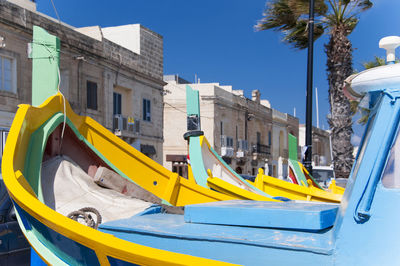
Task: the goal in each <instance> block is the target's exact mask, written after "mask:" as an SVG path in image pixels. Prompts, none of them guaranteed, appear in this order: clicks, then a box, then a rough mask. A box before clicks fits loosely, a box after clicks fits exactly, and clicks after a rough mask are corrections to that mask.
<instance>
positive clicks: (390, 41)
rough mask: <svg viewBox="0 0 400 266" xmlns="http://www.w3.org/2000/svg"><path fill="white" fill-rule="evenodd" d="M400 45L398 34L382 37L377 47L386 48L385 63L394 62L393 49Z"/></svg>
mask: <svg viewBox="0 0 400 266" xmlns="http://www.w3.org/2000/svg"><path fill="white" fill-rule="evenodd" d="M399 46H400V37H399V36H388V37H384V38H382V39H381V40H380V41H379V48H383V49H385V50H386V63H388V64H390V63H392V64H393V63H394V61H395V60H396V54H395V49H396V48H397V47H399Z"/></svg>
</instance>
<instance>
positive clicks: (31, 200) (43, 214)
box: [2, 94, 232, 265]
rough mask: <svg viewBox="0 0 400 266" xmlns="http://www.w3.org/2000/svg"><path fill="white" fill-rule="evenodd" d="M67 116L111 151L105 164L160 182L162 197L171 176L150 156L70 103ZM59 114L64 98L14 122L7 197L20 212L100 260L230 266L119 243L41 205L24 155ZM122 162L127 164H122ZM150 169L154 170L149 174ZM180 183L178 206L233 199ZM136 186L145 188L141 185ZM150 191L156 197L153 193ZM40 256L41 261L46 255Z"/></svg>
mask: <svg viewBox="0 0 400 266" xmlns="http://www.w3.org/2000/svg"><path fill="white" fill-rule="evenodd" d="M66 110H67V115H68V117H69V119H70V120H71V121H72V122H73V124H74V125H75V126H76V128H77V129H78V130H79V132H80V133H81V134H82V135H83V136H84V137H85V138H86V139H87V140H88V141H89V142H90V143H91V144H92V145H93V146H94V147H95V148H96V149H98V150H99V151H100V152H102V153H103V152H105V153H107V151H108V152H109V153H111V154H108V155H107V156H108V157H107V159H108V160H110V162H111V163H112V164H114V165H115V166H116V167H118V168H119V169H120V170H121V171H123V172H124V173H125V174H126V175H127V176H129V177H134V176H136V175H135V174H138V175H139V176H142V177H143V180H145V179H149V180H150V181H149V182H151V184H152V182H153V179H152V178H154V176H156V177H157V178H159V180H160V182H159V183H158V185H160V187H161V188H160V187H158V190H157V191H158V192H157V193H158V194H159V195H162V193H164V191H165V187H166V184H167V183H168V181H169V178H170V175H171V172H170V171H168V170H167V169H165V168H163V167H162V166H160V165H158V164H157V163H156V162H154V161H152V160H151V159H150V158H146V156H144V155H143V154H141V153H140V152H138V151H136V150H135V149H134V148H132V147H130V146H129V144H127V143H125V142H123V141H122V140H120V139H119V138H117V137H115V136H114V135H113V134H112V133H111V132H109V131H108V130H106V129H105V128H103V127H101V126H100V125H99V124H98V123H97V122H95V121H94V120H93V119H91V118H87V117H80V116H78V115H76V114H75V113H73V111H72V109H71V107H70V106H69V104H68V102H66ZM57 112H63V98H62V96H61V95H60V94H57V95H56V96H53V97H50V98H49V99H48V100H46V101H45V102H44V103H43V104H42V105H41V106H39V107H37V108H36V107H31V106H29V105H20V107H19V110H18V112H17V114H16V116H15V118H14V122H13V124H12V126H11V129H10V133H9V135H8V138H7V143H6V147H5V151H4V155H3V160H2V171H3V179H4V182H5V185H6V186H7V189H8V192H9V194H10V196H11V198H12V199H13V200H14V201H15V202H16V204H18V206H20V207H21V208H22V209H23V210H24V211H26V212H27V213H28V214H29V215H31V216H32V217H34V218H35V219H37V220H38V221H39V222H41V223H42V224H43V225H45V226H46V227H48V228H50V229H52V230H54V231H56V232H57V233H59V234H61V235H63V236H65V237H67V238H70V239H72V240H73V241H76V242H78V243H80V244H82V245H84V246H86V247H88V248H90V249H92V250H94V251H95V252H96V254H100V256H101V257H100V259H101V260H102V259H104V256H111V257H114V258H117V259H120V260H123V261H128V262H132V263H136V264H140V265H214V264H215V265H227V263H224V262H219V261H214V260H208V259H204V258H199V257H194V256H190V255H184V254H178V253H174V252H168V251H165V250H159V249H155V248H151V247H147V246H142V245H138V244H135V243H131V242H128V241H125V240H122V239H119V238H117V237H114V236H113V235H111V234H106V233H103V232H100V231H97V230H94V229H92V228H89V227H87V226H84V225H82V224H80V223H78V222H76V221H73V220H71V219H69V218H67V217H65V216H63V215H62V214H60V213H58V212H56V211H54V210H53V209H51V208H49V207H47V206H46V205H45V204H43V203H42V202H40V201H39V200H38V199H37V197H36V196H35V195H34V194H32V190H31V189H29V186H27V184H26V179H25V178H24V177H23V175H22V170H23V169H24V162H25V155H26V151H27V148H28V145H29V139H30V136H31V134H32V133H33V132H34V131H35V130H36V129H37V128H38V127H39V126H40V125H42V124H43V123H44V122H45V121H47V120H48V119H49V118H50V117H51V116H52V115H54V114H55V113H57ZM101 137H103V138H101ZM110 139H111V140H112V141H113V142H112V143H111V144H115V145H114V146H112V145H111V144H110V143H107V142H106V140H108V141H110ZM114 140H115V143H114ZM116 151H120V152H121V151H122V152H124V153H125V154H124V155H123V156H120V154H118V153H117V152H116ZM103 154H104V153H103ZM117 154H118V155H117ZM129 156H131V157H129ZM126 158H128V159H129V158H130V159H131V160H128V161H124V160H126ZM120 161H123V163H121V162H120ZM140 162H141V163H142V164H143V165H141V167H139V168H140V169H139V170H138V169H137V167H132V165H135V166H136V165H138V164H139V163H140ZM127 168H129V169H133V170H132V171H136V173H135V174H133V175H132V174H131V173H132V171H129V174H128V173H126V172H125V171H127V170H129V169H127ZM148 168H151V171H150V169H148ZM127 172H128V171H127ZM149 174H151V175H149ZM149 177H152V178H149ZM179 179H180V182H179V184H180V187H179V189H180V192H182V191H183V192H184V193H186V194H182V196H180V197H178V199H177V204H187V203H200V202H208V201H215V200H221V199H232V198H231V197H229V196H226V195H222V194H221V193H217V192H215V191H210V190H208V189H206V188H202V187H199V186H197V185H194V184H192V183H191V182H190V181H189V180H186V179H183V178H181V177H179ZM24 180H25V183H24ZM135 181H136V180H135ZM144 182H145V181H141V183H144ZM137 183H139V185H141V184H140V182H137ZM152 186H153V185H152ZM145 188H146V187H145ZM202 189H203V190H202ZM149 190H150V191H152V190H151V189H149ZM153 190H154V189H153ZM179 194H181V193H179ZM29 233H31V232H27V238H29ZM31 244H32V245H33V246H34V245H35V244H34V243H33V242H31ZM39 250H40V249H38V251H39ZM38 254H39V256H41V257H43V256H42V255H43V254H40V253H38ZM44 259H45V258H44Z"/></svg>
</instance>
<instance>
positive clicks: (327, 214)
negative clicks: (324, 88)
mask: <svg viewBox="0 0 400 266" xmlns="http://www.w3.org/2000/svg"><path fill="white" fill-rule="evenodd" d="M395 41H396V42H395V43H394V44H396V46H399V45H400V38H397V39H396V40H395ZM392 44H393V42H392ZM393 59H394V57H393ZM348 82H349V84H350V86H351V89H348V93H350V94H351V95H353V96H354V95H355V96H360V95H362V96H365V97H367V98H365V99H366V100H365V101H366V102H368V104H369V107H370V110H371V112H370V114H369V121H368V123H367V126H366V130H365V133H364V135H363V137H362V142H361V146H360V149H359V151H358V154H357V156H356V160H355V163H354V165H353V169H352V171H351V174H350V177H349V180H348V183H347V186H346V190H345V192H344V194H343V199H342V201H341V204H340V205H337V204H327V203H313V204H310V203H304V202H303V203H302V202H294V201H290V202H267V201H265V202H261V201H258V202H257V201H221V202H213V203H205V204H196V205H188V206H186V207H185V213H184V215H176V214H162V213H161V212H160V207H157V208H154V209H153V210H151V211H150V210H149V211H148V212H147V213H145V214H143V215H141V216H133V217H131V218H129V219H122V220H119V221H113V222H109V223H104V224H102V225H101V226H100V230H101V231H104V232H108V233H110V234H113V235H115V236H117V237H119V238H122V239H126V240H128V241H131V242H135V243H138V244H143V245H149V246H152V247H154V248H159V249H165V250H169V251H173V252H179V253H184V254H190V255H194V256H200V257H205V258H210V259H215V260H220V261H228V262H232V263H238V264H243V265H393V264H397V263H398V262H399V261H400V252H398V251H399V245H400V240H399V235H400V227H399V226H398V224H399V223H400V212H399V211H398V206H399V205H400V190H399V188H400V168H399V167H398V165H399V162H398V161H399V160H400V157H399V154H400V152H399V151H400V132H399V131H400V129H399V124H400V64H392V65H387V66H382V67H377V68H374V69H370V70H368V71H364V72H361V73H359V74H357V75H356V76H352V77H351V78H350V79H348Z"/></svg>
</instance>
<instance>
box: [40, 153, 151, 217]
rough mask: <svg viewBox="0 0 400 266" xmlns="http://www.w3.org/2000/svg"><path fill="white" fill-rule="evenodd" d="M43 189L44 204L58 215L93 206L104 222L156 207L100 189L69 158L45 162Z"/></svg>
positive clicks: (42, 178)
mask: <svg viewBox="0 0 400 266" xmlns="http://www.w3.org/2000/svg"><path fill="white" fill-rule="evenodd" d="M41 187H42V193H43V201H44V203H45V204H46V205H47V206H49V207H50V208H52V209H54V210H56V211H57V212H59V213H61V214H63V215H68V214H69V213H71V212H72V211H77V210H79V209H81V208H83V207H93V208H95V209H97V210H98V211H99V213H100V215H101V216H102V220H103V222H107V221H111V220H118V219H124V218H129V217H131V216H132V215H135V214H137V213H139V212H142V211H143V210H145V209H147V208H148V207H150V206H151V205H153V203H151V202H146V201H143V200H139V199H135V198H132V197H129V196H126V195H123V194H121V193H118V192H116V191H114V190H111V189H108V188H103V187H100V186H99V185H97V184H96V183H94V180H93V178H92V177H90V176H89V175H88V174H87V173H86V172H85V171H83V170H82V169H81V168H80V167H79V166H78V165H77V164H76V163H75V162H73V161H72V160H71V158H69V157H67V156H57V157H54V158H52V159H50V160H48V161H45V162H43V164H42V172H41Z"/></svg>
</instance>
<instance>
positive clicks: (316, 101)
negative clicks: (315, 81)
mask: <svg viewBox="0 0 400 266" xmlns="http://www.w3.org/2000/svg"><path fill="white" fill-rule="evenodd" d="M315 104H316V111H317V128H319V112H318V88H317V87H315Z"/></svg>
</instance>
